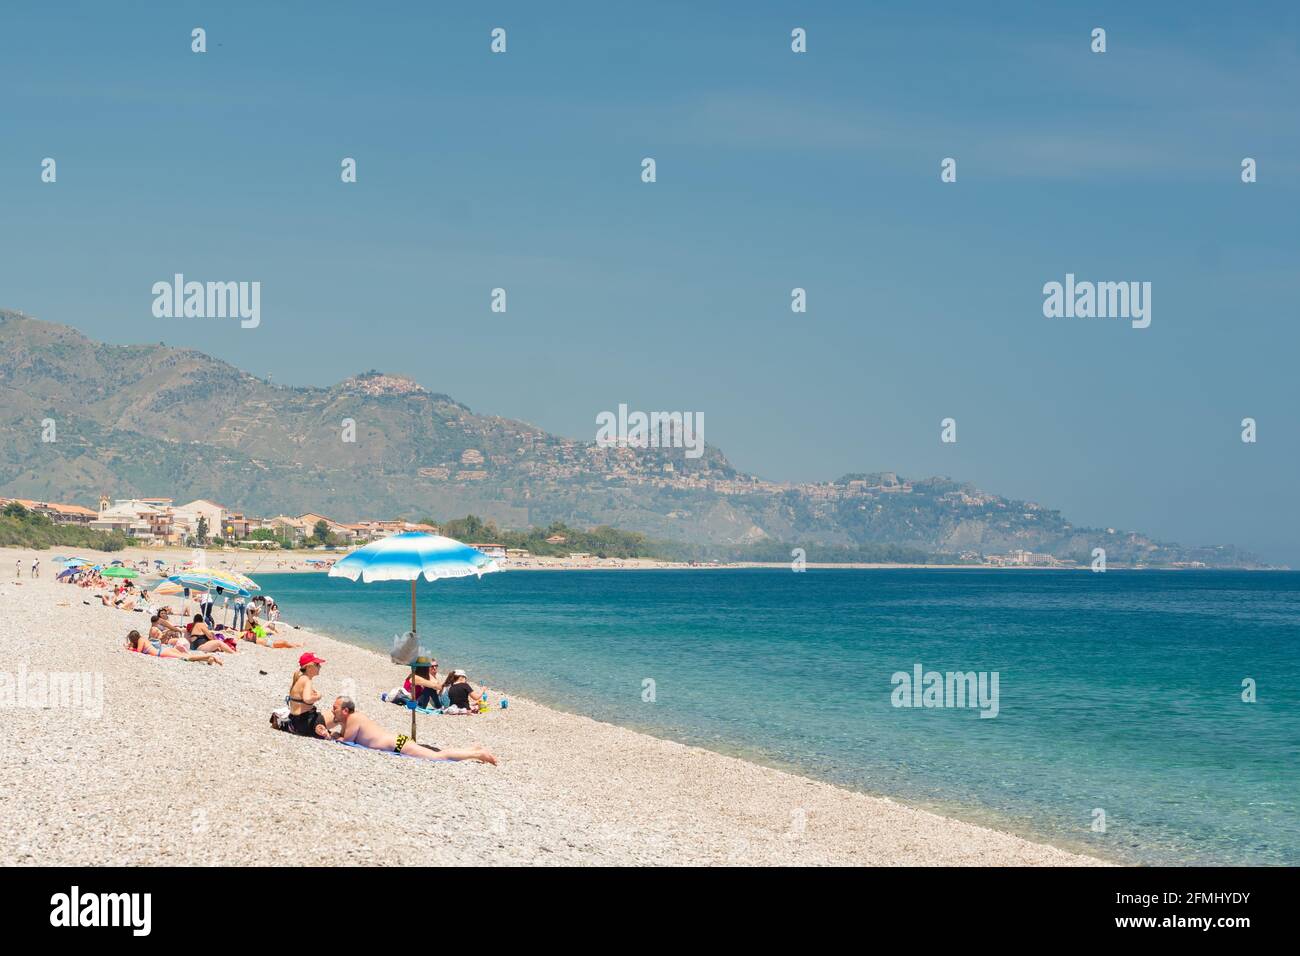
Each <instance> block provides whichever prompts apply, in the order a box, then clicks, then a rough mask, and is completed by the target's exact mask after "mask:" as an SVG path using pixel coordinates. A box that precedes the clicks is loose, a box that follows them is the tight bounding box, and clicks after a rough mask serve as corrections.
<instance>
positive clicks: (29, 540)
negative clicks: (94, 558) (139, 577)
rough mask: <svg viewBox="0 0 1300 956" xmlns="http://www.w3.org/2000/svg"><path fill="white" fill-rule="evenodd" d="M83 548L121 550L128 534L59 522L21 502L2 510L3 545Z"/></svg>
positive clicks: (0, 535)
mask: <svg viewBox="0 0 1300 956" xmlns="http://www.w3.org/2000/svg"><path fill="white" fill-rule="evenodd" d="M58 547H66V548H79V549H83V550H84V549H91V550H94V551H121V550H122V549H123V548H125V547H126V535H124V534H122V533H121V532H120V531H107V532H106V531H95V530H93V529H91V528H84V527H81V526H79V525H66V524H55V523H54V522H53V521H51V520H50V519H49V518H47V517H46V516H45V515H42V514H37V513H36V512H34V511H28V510H27V509H26V508H24V507H23V506H22V505H20V504H18V502H16V501H14V502H10V503H9V504H7V505H5V507H4V509H3V510H0V548H36V549H40V550H43V549H45V548H58Z"/></svg>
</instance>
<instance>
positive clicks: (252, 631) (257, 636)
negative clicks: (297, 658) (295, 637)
mask: <svg viewBox="0 0 1300 956" xmlns="http://www.w3.org/2000/svg"><path fill="white" fill-rule="evenodd" d="M240 637H241V638H242V639H243V640H245V641H251V642H252V643H254V644H261V645H262V646H263V647H277V648H280V647H302V646H303V645H302V644H294V643H293V642H292V641H286V640H284V639H283V638H279V637H268V636H267V633H266V628H264V627H262V625H260V624H258V623H257V622H256V621H249V622H248V626H247V627H245V628H244V632H243V633H242V634H241V635H240Z"/></svg>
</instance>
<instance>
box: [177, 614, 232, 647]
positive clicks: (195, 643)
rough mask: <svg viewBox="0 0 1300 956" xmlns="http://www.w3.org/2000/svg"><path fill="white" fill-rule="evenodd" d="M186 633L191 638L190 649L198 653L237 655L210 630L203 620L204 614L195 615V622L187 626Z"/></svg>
mask: <svg viewBox="0 0 1300 956" xmlns="http://www.w3.org/2000/svg"><path fill="white" fill-rule="evenodd" d="M185 631H186V633H187V634H189V637H190V647H192V648H194V650H196V651H203V652H204V653H211V652H213V651H217V652H225V653H228V654H233V653H235V648H234V647H233V646H231V645H230V644H227V643H226V642H225V641H223V640H221V639H219V638H218V637H217V636H216V635H215V634H213V633H212V632H211V631H210V630H208V625H207V624H206V623H205V622H204V620H203V615H202V614H195V615H194V620H193V621H191V622H190V623H189V624H187V625H185Z"/></svg>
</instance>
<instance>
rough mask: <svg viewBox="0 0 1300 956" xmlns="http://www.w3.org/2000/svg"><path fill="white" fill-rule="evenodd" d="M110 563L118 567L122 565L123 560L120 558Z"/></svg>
mask: <svg viewBox="0 0 1300 956" xmlns="http://www.w3.org/2000/svg"><path fill="white" fill-rule="evenodd" d="M109 563H110V564H114V565H118V564H121V563H122V559H121V558H118V559H117V560H116V561H110V562H109Z"/></svg>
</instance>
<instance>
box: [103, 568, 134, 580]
mask: <svg viewBox="0 0 1300 956" xmlns="http://www.w3.org/2000/svg"><path fill="white" fill-rule="evenodd" d="M103 573H104V577H106V578H138V577H139V576H140V572H139V571H137V570H136V569H135V568H123V567H119V566H118V565H113V567H111V568H105V569H104V572H103Z"/></svg>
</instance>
